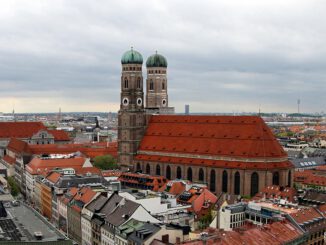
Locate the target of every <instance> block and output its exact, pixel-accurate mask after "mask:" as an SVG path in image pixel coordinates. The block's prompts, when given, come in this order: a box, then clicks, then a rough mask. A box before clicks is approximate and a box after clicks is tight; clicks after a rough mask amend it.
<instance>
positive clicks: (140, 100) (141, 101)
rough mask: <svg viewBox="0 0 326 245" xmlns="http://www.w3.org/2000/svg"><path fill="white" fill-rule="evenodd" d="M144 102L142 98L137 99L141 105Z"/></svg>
mask: <svg viewBox="0 0 326 245" xmlns="http://www.w3.org/2000/svg"><path fill="white" fill-rule="evenodd" d="M142 104H143V100H142V99H141V98H138V99H137V105H138V106H141V105H142Z"/></svg>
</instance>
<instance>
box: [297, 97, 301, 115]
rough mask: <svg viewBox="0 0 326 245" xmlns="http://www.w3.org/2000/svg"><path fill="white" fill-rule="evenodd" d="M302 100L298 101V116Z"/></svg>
mask: <svg viewBox="0 0 326 245" xmlns="http://www.w3.org/2000/svg"><path fill="white" fill-rule="evenodd" d="M300 102H301V101H300V99H298V100H297V104H298V114H300Z"/></svg>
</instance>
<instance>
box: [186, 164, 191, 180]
mask: <svg viewBox="0 0 326 245" xmlns="http://www.w3.org/2000/svg"><path fill="white" fill-rule="evenodd" d="M187 179H188V180H190V181H192V169H191V168H190V167H189V168H188V171H187Z"/></svg>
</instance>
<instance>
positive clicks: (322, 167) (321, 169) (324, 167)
mask: <svg viewBox="0 0 326 245" xmlns="http://www.w3.org/2000/svg"><path fill="white" fill-rule="evenodd" d="M316 170H318V171H326V165H322V166H318V167H317V168H316Z"/></svg>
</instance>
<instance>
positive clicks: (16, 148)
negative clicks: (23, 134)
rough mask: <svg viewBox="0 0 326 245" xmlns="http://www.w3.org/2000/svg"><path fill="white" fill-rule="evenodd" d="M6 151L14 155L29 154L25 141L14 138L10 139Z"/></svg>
mask: <svg viewBox="0 0 326 245" xmlns="http://www.w3.org/2000/svg"><path fill="white" fill-rule="evenodd" d="M7 149H8V150H10V151H13V152H15V153H25V152H26V153H29V152H30V149H29V147H28V144H27V143H26V142H25V141H22V140H19V139H16V138H11V139H10V141H9V143H8V145H7Z"/></svg>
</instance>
